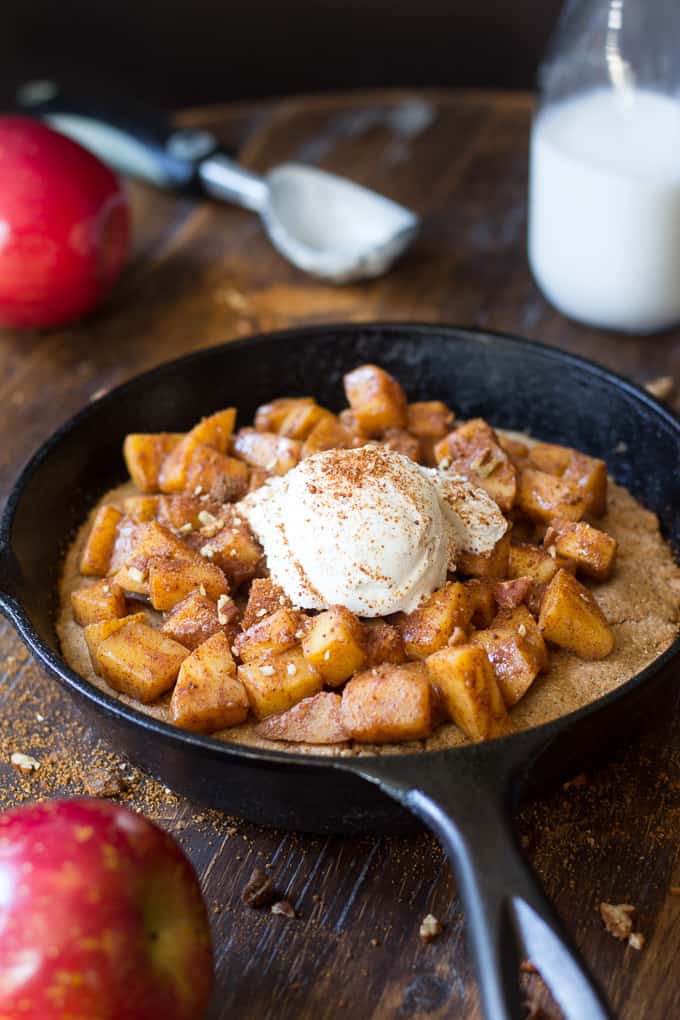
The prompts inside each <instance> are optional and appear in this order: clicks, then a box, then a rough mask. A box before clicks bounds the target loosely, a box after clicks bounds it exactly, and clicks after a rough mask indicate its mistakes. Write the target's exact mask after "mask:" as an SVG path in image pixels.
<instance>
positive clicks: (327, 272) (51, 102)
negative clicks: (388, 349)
mask: <svg viewBox="0 0 680 1020" xmlns="http://www.w3.org/2000/svg"><path fill="white" fill-rule="evenodd" d="M17 98H18V102H19V106H20V107H21V108H22V109H23V110H25V111H26V112H28V113H31V114H33V115H34V116H38V117H42V118H44V119H45V120H47V121H48V122H49V123H50V124H51V125H52V126H53V127H55V128H56V129H57V130H58V131H61V132H62V133H63V134H66V135H69V136H70V137H71V138H73V139H75V140H76V141H77V142H79V143H80V144H81V145H83V146H84V147H85V148H87V149H89V150H90V151H91V152H93V153H94V154H95V155H97V156H99V158H100V159H102V160H103V161H104V162H105V163H108V164H109V165H110V166H112V167H114V169H116V170H118V171H120V172H121V173H124V174H129V175H130V176H133V177H137V178H140V179H141V180H144V181H147V182H149V183H151V184H155V185H157V186H158V187H161V188H166V189H171V190H175V191H185V192H186V191H189V192H193V193H198V194H201V193H203V194H205V195H209V196H211V197H212V198H218V199H221V200H223V201H227V202H233V203H234V204H236V205H239V206H242V207H243V208H245V209H252V210H253V211H254V212H257V213H259V215H260V220H261V222H262V224H263V226H264V229H265V230H266V232H267V234H268V236H269V239H270V240H271V242H272V244H273V245H274V246H275V247H276V248H277V249H278V251H279V252H280V253H281V254H282V255H283V256H284V257H285V258H287V259H288V260H289V261H290V262H292V263H293V264H294V265H295V266H297V267H298V268H299V269H302V270H303V271H304V272H306V273H309V274H311V275H312V276H316V277H319V278H321V279H323V280H327V281H329V282H331V283H349V282H351V281H354V280H361V279H365V278H368V277H374V276H380V275H381V274H382V273H384V272H386V271H387V270H388V269H389V268H390V266H391V265H392V263H393V262H394V261H395V260H396V259H397V258H398V257H399V256H400V255H401V254H402V253H403V252H404V251H405V250H406V248H407V247H408V246H409V245H410V243H411V242H412V240H413V239H414V237H415V235H416V233H417V231H418V217H417V216H416V215H415V213H413V212H411V211H410V210H409V209H406V208H405V207H404V206H402V205H399V204H398V203H396V202H392V201H391V200H390V199H388V198H385V196H384V195H380V194H378V193H377V192H375V191H370V190H369V189H368V188H363V187H361V186H360V185H358V184H355V183H354V182H353V181H350V180H347V179H346V178H343V177H337V176H336V175H335V174H330V173H327V172H326V171H324V170H319V169H317V168H316V167H311V166H304V165H302V164H300V163H284V164H283V165H282V166H277V167H274V168H273V169H272V170H270V171H269V172H268V173H267V174H265V176H264V177H260V176H258V175H257V174H254V173H252V172H251V171H250V170H246V169H245V168H244V167H242V166H239V164H238V163H236V162H234V160H233V159H231V158H230V157H229V156H228V155H227V154H226V153H225V152H224V151H222V150H221V149H220V147H219V144H218V141H217V139H216V138H215V136H214V135H212V134H211V133H210V132H208V131H196V130H191V129H179V130H175V129H173V128H171V127H169V126H167V125H166V124H164V122H163V119H162V117H160V116H158V115H156V114H155V113H154V114H150V113H148V112H144V113H140V112H139V111H138V110H130V109H126V110H115V109H113V108H112V107H110V106H108V105H104V104H101V103H100V104H94V103H92V102H91V101H89V100H76V99H72V98H68V97H66V96H64V95H62V94H61V92H60V91H59V88H58V86H57V85H55V83H54V82H48V81H36V82H29V83H28V84H26V85H24V86H23V87H22V88H21V89H19V92H18V94H17Z"/></svg>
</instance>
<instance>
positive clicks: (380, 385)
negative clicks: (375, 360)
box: [344, 365, 408, 436]
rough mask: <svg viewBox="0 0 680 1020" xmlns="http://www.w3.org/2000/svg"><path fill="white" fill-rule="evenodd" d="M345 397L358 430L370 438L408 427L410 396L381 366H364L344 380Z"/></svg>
mask: <svg viewBox="0 0 680 1020" xmlns="http://www.w3.org/2000/svg"><path fill="white" fill-rule="evenodd" d="M344 384H345V394H346V396H347V401H348V403H349V405H350V408H351V409H352V412H353V414H354V416H355V419H356V422H357V425H358V428H359V430H360V431H361V432H363V433H364V435H366V436H379V435H380V434H381V433H382V432H385V431H386V429H395V428H397V429H404V428H406V427H407V424H408V419H407V411H406V407H407V401H406V394H405V393H404V391H403V389H402V388H401V386H400V385H399V383H398V382H397V380H396V379H395V378H394V377H393V376H391V375H390V374H389V372H386V371H385V370H384V369H383V368H379V367H378V365H361V366H360V367H359V368H355V369H354V371H352V372H348V373H347V375H346V376H345V377H344Z"/></svg>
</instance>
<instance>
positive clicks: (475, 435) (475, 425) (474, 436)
mask: <svg viewBox="0 0 680 1020" xmlns="http://www.w3.org/2000/svg"><path fill="white" fill-rule="evenodd" d="M435 455H436V456H437V458H438V462H440V463H442V464H443V465H444V466H445V467H446V468H447V469H448V470H449V471H451V472H452V473H453V474H458V475H462V476H463V477H464V478H467V479H468V480H469V481H470V482H471V483H472V484H473V485H475V486H477V487H478V488H482V489H484V490H485V491H486V492H487V493H488V494H489V496H491V498H492V499H493V500H495V502H496V503H497V504H498V506H499V507H500V509H501V510H502V511H503V512H504V513H507V512H508V511H509V510H511V509H512V507H513V505H514V502H515V497H516V492H517V471H516V468H515V465H514V464H513V463H512V462H511V460H510V458H509V457H508V455H507V453H506V452H505V450H503V448H502V447H501V445H500V443H499V441H498V436H497V435H496V432H495V430H494V429H493V428H492V427H491V425H489V423H488V422H486V421H484V419H483V418H473V419H471V420H470V421H466V422H465V423H464V424H463V425H459V426H458V428H457V429H456V430H455V431H454V432H450V433H449V434H448V436H446V437H445V438H444V439H441V440H440V441H439V442H438V443H437V445H436V446H435Z"/></svg>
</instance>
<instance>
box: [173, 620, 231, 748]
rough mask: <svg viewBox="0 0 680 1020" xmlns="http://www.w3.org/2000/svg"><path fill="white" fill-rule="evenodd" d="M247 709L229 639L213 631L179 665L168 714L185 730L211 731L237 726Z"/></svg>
mask: <svg viewBox="0 0 680 1020" xmlns="http://www.w3.org/2000/svg"><path fill="white" fill-rule="evenodd" d="M248 709H249V702H248V695H247V694H246V689H245V687H244V686H243V684H242V683H241V681H240V680H239V679H238V677H237V676H236V664H235V662H234V659H233V657H232V654H231V651H230V648H229V641H228V640H227V638H226V636H225V635H224V634H222V633H217V634H213V636H212V637H211V638H209V639H208V640H207V641H204V642H203V644H202V645H200V646H199V647H198V648H197V649H196V650H195V651H193V652H192V653H191V655H190V656H189V657H188V658H186V659H185V660H184V662H183V663H182V665H181V666H180V670H179V676H178V677H177V683H176V684H175V687H174V690H173V692H172V697H171V699H170V717H171V719H172V721H173V722H174V723H175V724H176V725H177V726H181V727H182V728H183V729H185V730H193V731H194V732H196V733H214V732H215V731H216V730H223V729H226V727H227V726H238V724H239V723H242V722H243V721H244V720H245V719H246V717H247V715H248Z"/></svg>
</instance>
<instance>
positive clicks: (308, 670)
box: [238, 648, 323, 719]
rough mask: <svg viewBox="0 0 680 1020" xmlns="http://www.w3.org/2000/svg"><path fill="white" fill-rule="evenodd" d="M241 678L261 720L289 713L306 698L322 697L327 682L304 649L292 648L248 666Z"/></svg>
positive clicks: (242, 666) (250, 663) (245, 665)
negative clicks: (277, 714) (304, 653)
mask: <svg viewBox="0 0 680 1020" xmlns="http://www.w3.org/2000/svg"><path fill="white" fill-rule="evenodd" d="M238 677H239V679H240V680H241V682H242V683H243V685H244V687H245V688H246V690H247V692H248V700H249V701H250V707H251V709H252V711H253V714H254V715H255V716H256V717H257V718H258V719H265V718H266V717H267V716H268V715H274V714H275V713H278V712H285V711H286V709H288V708H290V707H291V706H292V705H296V704H297V702H298V701H302V700H303V698H310V697H311V696H312V695H313V694H318V693H319V691H320V690H321V688H322V687H323V680H322V679H321V677H320V676H319V674H318V673H317V671H316V670H315V669H314V668H313V666H310V664H309V663H308V662H307V660H306V659H305V657H304V655H303V654H302V649H301V648H291V649H289V650H288V651H287V652H282V653H281V654H280V655H271V656H269V657H268V658H266V659H263V660H262V661H261V662H244V663H243V665H241V666H239V668H238Z"/></svg>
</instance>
